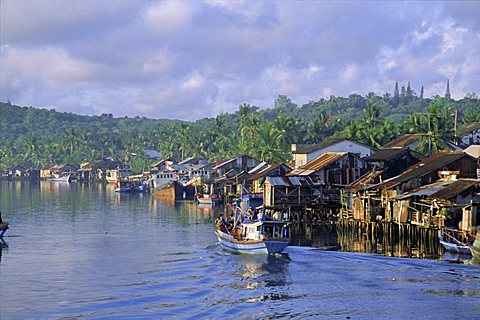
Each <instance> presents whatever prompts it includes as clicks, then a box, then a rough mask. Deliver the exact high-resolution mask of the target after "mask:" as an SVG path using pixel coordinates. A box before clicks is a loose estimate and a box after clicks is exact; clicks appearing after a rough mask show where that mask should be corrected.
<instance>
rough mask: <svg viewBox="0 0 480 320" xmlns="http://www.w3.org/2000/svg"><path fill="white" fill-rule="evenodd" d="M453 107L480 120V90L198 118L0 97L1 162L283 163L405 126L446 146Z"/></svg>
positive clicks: (278, 103) (378, 140)
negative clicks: (76, 108)
mask: <svg viewBox="0 0 480 320" xmlns="http://www.w3.org/2000/svg"><path fill="white" fill-rule="evenodd" d="M455 113H456V114H457V125H458V126H461V125H462V123H471V122H477V121H480V100H479V99H478V96H477V95H476V94H474V93H470V94H467V96H466V97H465V98H464V99H461V100H458V101H455V100H452V99H450V96H449V92H448V91H447V92H446V94H445V97H435V98H433V99H425V98H423V88H422V89H421V92H420V95H418V96H417V94H416V93H415V92H413V90H412V89H411V88H410V85H409V84H408V86H407V87H406V88H405V86H402V87H401V90H399V89H398V85H397V86H396V88H395V90H394V94H393V95H390V94H388V93H387V94H384V95H383V96H382V97H380V96H377V95H375V94H373V93H369V94H367V95H366V96H360V95H357V94H352V95H350V96H348V97H334V96H331V97H330V98H328V99H320V100H318V101H310V102H309V103H307V104H304V105H302V106H297V105H296V104H295V103H294V102H293V101H291V100H290V99H289V98H288V97H286V96H282V95H281V96H279V97H278V98H277V99H276V100H275V102H274V107H273V108H268V109H259V108H257V107H255V106H251V105H249V104H242V105H240V106H239V109H238V111H236V112H235V113H227V114H220V115H218V116H217V117H215V118H208V119H207V118H205V119H200V120H198V121H196V122H186V121H172V120H155V119H147V118H140V117H135V118H127V117H124V118H114V117H113V116H112V115H111V114H103V115H101V116H92V117H89V116H80V115H75V114H71V113H60V112H56V111H55V110H53V109H52V110H47V109H39V108H32V107H19V106H15V105H12V104H10V103H0V167H1V168H8V167H11V166H14V165H18V164H20V165H23V166H26V167H41V166H44V165H47V164H52V163H72V164H76V165H78V164H80V163H81V162H84V161H88V160H93V159H98V158H102V157H107V156H108V157H113V158H114V159H122V160H125V161H127V162H129V163H130V164H131V165H133V166H134V168H136V169H137V171H138V170H139V169H140V168H142V167H143V166H144V165H148V164H149V161H150V160H149V159H147V157H146V156H145V151H146V150H150V149H153V150H157V151H159V152H160V153H161V155H162V157H166V156H173V157H174V158H176V159H181V158H186V157H189V156H202V157H207V158H209V159H211V160H216V159H225V158H230V157H234V156H237V155H240V154H248V155H250V156H253V157H256V158H258V159H262V160H266V161H271V162H285V161H289V160H290V159H289V151H290V145H291V143H319V142H322V141H323V140H324V139H326V138H329V137H332V136H334V137H346V138H352V139H355V140H357V141H359V142H363V143H365V144H368V145H372V146H375V147H380V146H382V145H384V144H385V143H387V142H389V141H390V140H392V139H394V138H395V137H397V136H398V135H400V134H402V133H424V134H425V143H424V144H423V145H427V143H429V144H430V145H431V146H433V150H438V149H442V148H443V147H444V145H443V144H442V142H441V139H440V138H442V139H447V140H453V139H454V122H455V119H456V117H455ZM420 148H422V145H421V146H420ZM420 151H422V150H420ZM423 151H424V150H423Z"/></svg>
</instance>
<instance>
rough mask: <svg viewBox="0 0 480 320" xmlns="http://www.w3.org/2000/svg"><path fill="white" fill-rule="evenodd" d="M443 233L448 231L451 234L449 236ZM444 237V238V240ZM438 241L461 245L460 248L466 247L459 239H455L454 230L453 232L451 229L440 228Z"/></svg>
mask: <svg viewBox="0 0 480 320" xmlns="http://www.w3.org/2000/svg"><path fill="white" fill-rule="evenodd" d="M445 231H449V232H451V233H452V234H450V233H449V232H445ZM445 236H446V238H444V237H445ZM440 240H442V241H445V240H446V241H449V242H453V243H456V244H459V245H462V246H466V245H467V244H466V243H465V242H463V241H460V240H459V239H457V237H455V230H453V229H447V228H442V229H441V230H440Z"/></svg>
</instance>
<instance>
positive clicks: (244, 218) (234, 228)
mask: <svg viewBox="0 0 480 320" xmlns="http://www.w3.org/2000/svg"><path fill="white" fill-rule="evenodd" d="M230 208H231V209H232V210H233V212H234V219H233V221H228V222H225V220H224V219H223V218H218V219H217V222H216V225H217V230H215V234H216V236H217V238H218V241H219V243H220V245H222V247H224V248H225V249H227V250H230V251H234V252H239V253H249V254H274V253H281V252H283V250H285V248H286V247H287V246H288V244H289V242H290V235H289V229H288V225H289V221H288V219H284V218H283V217H282V218H280V219H279V218H277V219H273V218H270V217H266V216H265V215H264V214H260V215H259V217H258V218H257V219H255V220H254V219H253V216H252V214H251V212H250V211H249V210H248V211H243V210H241V209H240V207H239V206H233V205H230ZM262 213H264V212H263V211H262Z"/></svg>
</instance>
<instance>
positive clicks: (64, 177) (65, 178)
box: [50, 174, 72, 182]
mask: <svg viewBox="0 0 480 320" xmlns="http://www.w3.org/2000/svg"><path fill="white" fill-rule="evenodd" d="M71 177H72V175H71V174H62V175H59V176H58V177H53V178H52V179H50V180H51V181H59V182H70V180H71Z"/></svg>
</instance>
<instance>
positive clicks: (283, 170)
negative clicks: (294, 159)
mask: <svg viewBox="0 0 480 320" xmlns="http://www.w3.org/2000/svg"><path fill="white" fill-rule="evenodd" d="M291 171H292V169H291V168H290V167H288V166H287V165H285V164H283V163H277V164H273V165H268V166H267V167H266V168H264V169H263V170H261V171H260V172H257V173H255V174H253V175H251V176H250V177H248V178H247V180H246V188H247V190H249V191H250V192H253V193H263V182H264V181H265V179H266V178H267V177H283V176H285V175H286V174H287V173H289V172H291Z"/></svg>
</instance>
